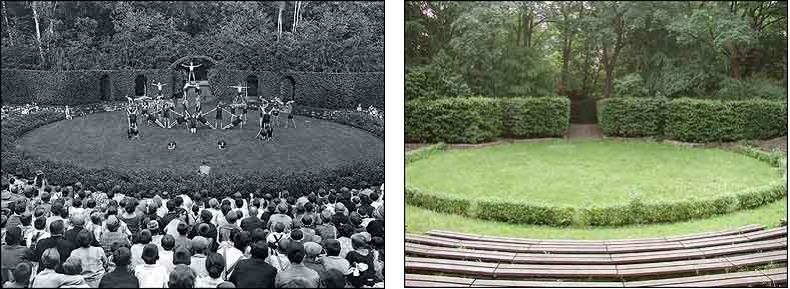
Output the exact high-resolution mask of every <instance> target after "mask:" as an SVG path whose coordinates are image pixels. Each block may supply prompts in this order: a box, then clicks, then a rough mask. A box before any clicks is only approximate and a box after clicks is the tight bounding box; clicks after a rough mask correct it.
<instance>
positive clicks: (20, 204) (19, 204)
mask: <svg viewBox="0 0 790 289" xmlns="http://www.w3.org/2000/svg"><path fill="white" fill-rule="evenodd" d="M25 210H27V204H25V201H24V200H19V201H16V203H15V204H14V214H17V215H21V214H23V213H25Z"/></svg>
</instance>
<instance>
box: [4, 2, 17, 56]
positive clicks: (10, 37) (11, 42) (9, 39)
mask: <svg viewBox="0 0 790 289" xmlns="http://www.w3.org/2000/svg"><path fill="white" fill-rule="evenodd" d="M2 4H3V20H5V27H6V28H7V30H8V43H9V44H10V45H11V46H14V34H13V33H11V23H10V22H8V8H6V7H5V1H2Z"/></svg>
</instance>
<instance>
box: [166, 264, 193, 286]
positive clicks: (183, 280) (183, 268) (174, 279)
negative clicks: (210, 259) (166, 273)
mask: <svg viewBox="0 0 790 289" xmlns="http://www.w3.org/2000/svg"><path fill="white" fill-rule="evenodd" d="M195 278H196V277H195V272H194V271H192V268H189V266H187V265H183V264H180V265H176V268H175V269H174V270H173V273H172V274H170V278H169V279H168V282H167V286H169V287H170V288H194V287H195Z"/></svg>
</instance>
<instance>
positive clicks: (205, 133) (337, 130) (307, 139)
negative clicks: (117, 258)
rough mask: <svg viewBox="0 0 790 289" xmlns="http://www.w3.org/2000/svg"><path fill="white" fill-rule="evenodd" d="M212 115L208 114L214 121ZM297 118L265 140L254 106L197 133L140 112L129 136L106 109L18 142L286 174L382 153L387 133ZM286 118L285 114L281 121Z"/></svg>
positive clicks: (135, 161) (89, 164)
mask: <svg viewBox="0 0 790 289" xmlns="http://www.w3.org/2000/svg"><path fill="white" fill-rule="evenodd" d="M211 116H212V117H213V114H212V115H211ZM212 117H207V118H208V119H209V121H210V122H211V123H212V124H213V122H214V119H213V118H212ZM294 118H295V120H296V128H292V127H291V128H281V127H275V128H274V138H273V140H271V141H269V142H263V141H260V140H257V139H255V135H256V134H257V132H258V129H259V128H258V125H257V124H258V113H257V112H255V111H253V112H251V113H249V114H248V124H247V125H245V126H244V128H243V129H242V128H238V127H237V128H233V129H228V130H222V129H211V128H209V127H205V126H202V125H200V124H199V125H198V129H197V133H196V134H190V133H189V131H188V130H187V128H186V126H185V125H183V124H182V125H178V126H176V127H173V128H170V129H164V128H161V127H159V126H156V125H153V126H148V125H147V124H146V123H145V120H144V119H143V118H142V117H139V119H138V124H139V128H140V137H139V138H138V139H133V140H130V139H128V138H127V135H126V130H127V121H126V114H125V112H124V111H115V112H104V113H97V114H91V115H86V116H83V117H77V118H74V119H72V120H62V121H58V122H55V123H51V124H48V125H45V126H42V127H40V128H37V129H35V130H33V131H31V132H28V133H27V134H25V136H24V137H23V138H22V139H20V140H19V141H18V142H17V146H18V147H17V148H18V149H20V150H23V151H25V152H27V153H32V154H34V155H37V156H40V157H42V158H44V159H48V160H53V161H58V162H67V163H71V164H74V165H77V166H80V167H85V168H104V167H111V168H113V169H129V170H139V169H153V170H167V171H174V172H179V173H182V172H197V170H198V167H199V166H200V165H201V164H202V162H203V161H206V162H207V165H208V166H210V167H211V172H212V174H214V173H262V174H269V173H274V172H280V173H284V174H288V173H297V172H304V171H319V170H323V169H333V168H336V167H342V166H345V165H349V164H353V163H357V162H363V161H377V162H383V161H384V154H383V151H384V143H383V141H382V140H381V139H379V138H377V137H376V136H374V135H372V134H370V133H368V132H366V131H364V130H361V129H357V128H354V127H350V126H346V125H342V124H338V123H334V122H330V121H326V120H320V119H315V118H308V117H303V116H295V117H294ZM286 120H287V119H286V118H285V117H284V116H282V117H281V119H280V124H281V125H282V124H283V123H284V122H285V121H286ZM227 122H228V120H227V119H226V120H225V124H227ZM220 139H222V140H225V142H226V143H227V148H225V149H224V150H219V149H218V146H217V142H218V141H219V140H220ZM170 141H175V142H176V144H177V148H176V149H175V150H168V149H167V144H168V143H169V142H170Z"/></svg>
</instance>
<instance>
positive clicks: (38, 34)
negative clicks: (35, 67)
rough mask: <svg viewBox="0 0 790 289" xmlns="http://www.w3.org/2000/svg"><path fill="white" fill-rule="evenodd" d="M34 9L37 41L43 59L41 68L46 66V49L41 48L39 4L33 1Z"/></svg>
mask: <svg viewBox="0 0 790 289" xmlns="http://www.w3.org/2000/svg"><path fill="white" fill-rule="evenodd" d="M31 8H33V22H35V24H36V41H38V55H39V57H41V66H44V62H45V61H44V48H43V47H42V46H41V29H40V27H39V23H38V3H37V2H36V1H33V3H32V4H31Z"/></svg>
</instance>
